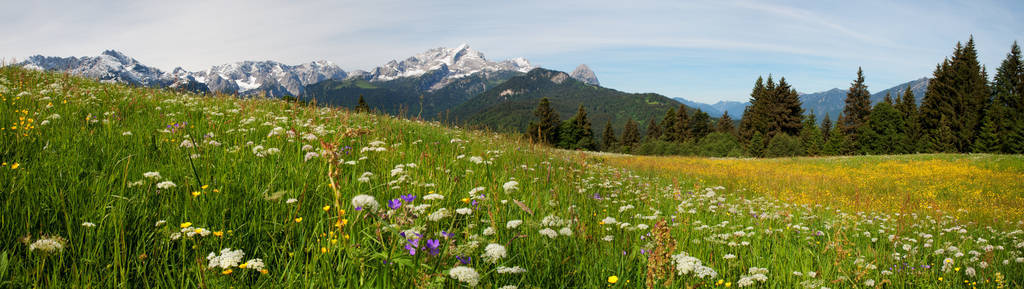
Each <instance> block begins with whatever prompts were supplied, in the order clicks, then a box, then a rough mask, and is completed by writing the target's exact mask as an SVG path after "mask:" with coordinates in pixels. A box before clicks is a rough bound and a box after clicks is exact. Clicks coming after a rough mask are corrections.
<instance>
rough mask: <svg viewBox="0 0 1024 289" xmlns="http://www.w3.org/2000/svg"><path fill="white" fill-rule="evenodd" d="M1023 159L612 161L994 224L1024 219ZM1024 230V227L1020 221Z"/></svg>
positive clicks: (761, 191) (842, 204) (849, 204)
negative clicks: (1021, 164)
mask: <svg viewBox="0 0 1024 289" xmlns="http://www.w3.org/2000/svg"><path fill="white" fill-rule="evenodd" d="M1021 158H1022V157H1021V156H998V155H909V156H858V157H830V158H782V159H732V158H697V157H651V156H611V157H607V161H608V162H609V163H611V164H613V165H618V166H623V167H628V168H634V169H641V170H645V171H649V172H652V173H655V174H660V175H663V176H667V177H670V178H675V179H679V180H684V179H688V178H696V179H699V180H702V181H703V182H704V183H707V184H721V185H724V186H726V187H729V188H735V189H744V190H747V191H749V193H752V194H756V195H769V196H772V197H775V198H778V199H780V200H783V201H786V202H790V203H796V204H812V205H817V204H820V205H826V206H831V207H834V208H844V209H852V210H857V211H884V212H891V213H918V214H933V215H941V214H943V213H945V214H950V215H953V216H957V217H958V218H961V219H966V220H969V221H976V222H981V223H989V224H1011V223H1017V222H1019V221H1021V220H1024V182H1022V181H1024V168H1021V167H1020V166H1019V164H1020V163H1021V162H1020V161H1021ZM1018 225H1019V224H1018Z"/></svg>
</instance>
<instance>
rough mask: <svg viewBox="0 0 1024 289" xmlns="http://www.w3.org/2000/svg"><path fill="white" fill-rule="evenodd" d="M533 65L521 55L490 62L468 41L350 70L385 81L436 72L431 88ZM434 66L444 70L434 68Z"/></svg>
mask: <svg viewBox="0 0 1024 289" xmlns="http://www.w3.org/2000/svg"><path fill="white" fill-rule="evenodd" d="M531 69H533V66H532V65H530V62H529V61H527V60H526V59H524V58H515V59H511V60H505V61H501V62H492V61H489V60H487V58H486V57H484V54H483V53H482V52H480V51H476V50H474V49H472V48H470V46H469V45H468V44H465V43H463V44H460V45H459V46H456V47H455V48H445V47H438V48H433V49H429V50H427V51H425V52H423V53H419V54H416V55H414V56H412V57H409V58H406V59H405V60H402V61H397V60H392V61H389V62H388V63H387V64H384V65H383V66H380V67H377V68H375V69H373V70H371V71H369V72H366V73H352V77H357V78H360V79H366V80H369V81H388V80H394V79H398V78H403V77H418V76H422V75H425V74H427V73H431V75H440V77H439V78H438V80H437V81H436V83H435V84H433V85H431V86H430V87H431V89H432V90H433V89H439V88H441V87H444V86H445V85H447V84H448V83H450V82H451V81H452V80H454V79H459V78H463V77H466V76H470V75H473V74H476V73H480V72H499V71H516V72H524V73H525V72H528V71H530V70H531ZM438 70H445V71H441V72H437V73H435V72H436V71H438Z"/></svg>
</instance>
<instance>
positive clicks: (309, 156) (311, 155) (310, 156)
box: [302, 152, 320, 162]
mask: <svg viewBox="0 0 1024 289" xmlns="http://www.w3.org/2000/svg"><path fill="white" fill-rule="evenodd" d="M319 156H320V154H317V153H316V152H307V153H306V155H305V156H303V157H302V159H303V161H306V162H308V161H309V160H310V159H313V158H315V157H319Z"/></svg>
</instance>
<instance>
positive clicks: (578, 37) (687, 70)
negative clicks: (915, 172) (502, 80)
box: [0, 0, 1024, 103]
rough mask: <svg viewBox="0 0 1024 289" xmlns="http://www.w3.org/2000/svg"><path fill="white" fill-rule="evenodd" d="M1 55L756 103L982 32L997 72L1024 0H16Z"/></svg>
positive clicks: (2, 24)
mask: <svg viewBox="0 0 1024 289" xmlns="http://www.w3.org/2000/svg"><path fill="white" fill-rule="evenodd" d="M4 2H9V3H4V5H2V7H4V8H5V10H6V13H4V16H3V17H0V34H2V35H4V37H0V57H3V58H4V59H7V60H8V61H10V59H24V58H26V57H27V56H30V55H36V54H42V55H47V56H95V55H99V54H100V53H101V52H102V51H104V50H107V49H114V50H119V51H122V52H124V53H125V54H127V55H129V56H131V57H133V58H136V59H138V60H139V61H140V62H142V63H143V64H146V65H151V66H155V67H158V68H160V69H162V70H171V69H173V68H175V67H179V66H180V67H184V68H185V69H189V70H204V69H207V68H209V67H210V66H212V65H217V64H223V63H228V62H235V61H242V60H276V61H280V62H284V63H287V64H299V63H304V62H309V61H313V60H329V61H332V62H334V63H337V64H338V65H339V66H341V67H342V68H343V69H345V70H346V71H348V70H355V69H363V70H368V69H372V68H374V67H376V66H379V65H382V64H384V63H386V62H388V61H390V60H392V59H396V60H401V59H405V58H407V57H409V56H412V55H415V54H416V53H420V52H423V51H426V50H427V49H430V48H436V47H455V46H458V45H459V44H462V43H466V44H469V45H470V47H472V48H473V49H475V50H478V51H481V52H483V53H484V54H485V56H486V57H487V58H488V59H489V60H492V61H500V60H504V59H509V58H514V57H525V58H527V59H529V60H530V62H531V63H532V64H534V65H535V66H540V67H544V68H549V69H555V70H562V71H566V72H570V71H572V70H573V69H574V68H575V67H576V66H577V65H579V64H587V65H588V66H589V67H590V68H591V69H593V70H594V71H595V73H596V74H597V76H598V78H599V79H600V81H601V84H602V86H605V87H609V88H614V89H618V90H622V91H627V92H655V93H660V94H663V95H666V96H669V97H683V98H687V99H690V100H696V101H701V102H706V103H713V102H716V101H719V100H732V101H745V100H747V99H749V94H750V90H751V88H752V86H753V83H754V81H755V80H756V79H757V77H758V76H761V75H764V76H767V75H768V74H772V75H774V76H775V77H776V78H778V77H785V78H786V80H787V82H789V83H791V84H792V85H793V86H794V88H796V89H797V90H798V91H800V92H817V91H824V90H828V89H831V88H834V87H839V88H847V87H849V83H850V82H851V81H852V80H853V79H854V78H855V77H856V72H857V68H858V67H863V69H864V73H865V77H866V79H867V85H868V88H869V89H871V90H872V91H879V90H882V89H886V88H889V87H892V86H895V85H897V84H900V83H903V82H907V81H910V80H914V79H918V78H921V77H925V76H930V75H931V73H932V71H933V70H934V69H935V65H936V64H937V63H939V62H941V61H942V60H943V59H944V58H945V57H948V56H949V55H951V54H952V51H953V47H954V45H955V44H956V42H958V41H962V42H966V41H967V39H968V38H969V37H971V35H973V36H974V39H975V41H976V42H977V48H978V52H979V55H980V61H981V62H982V64H984V65H986V66H987V67H988V71H989V76H990V77H991V76H992V75H993V74H994V73H995V69H996V68H997V67H998V66H999V63H1000V61H1001V60H1002V59H1003V58H1004V57H1005V55H1006V53H1007V52H1009V49H1010V45H1011V44H1012V43H1013V42H1014V41H1024V1H1016V0H1009V1H985V0H977V1H973V0H969V1H874V0H867V1H745V0H723V1H645V0H630V1H622V0H612V1H605V0H590V1H552V0H541V1H534V0H520V1H424V0H410V1H404V0H403V1H385V0H381V1H377V0H373V1H365V0H360V1H265V0H254V1H134V0H133V1H77V0H76V1H46V0H42V1H13V0H4Z"/></svg>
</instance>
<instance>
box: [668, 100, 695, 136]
mask: <svg viewBox="0 0 1024 289" xmlns="http://www.w3.org/2000/svg"><path fill="white" fill-rule="evenodd" d="M690 124H691V123H690V114H689V113H686V106H685V105H679V109H677V110H676V119H675V122H673V123H672V126H673V128H672V131H673V132H674V133H675V136H674V137H672V140H673V141H676V142H684V141H687V140H690V138H691V137H692V135H691V134H690Z"/></svg>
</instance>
